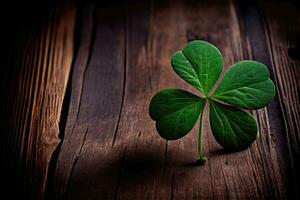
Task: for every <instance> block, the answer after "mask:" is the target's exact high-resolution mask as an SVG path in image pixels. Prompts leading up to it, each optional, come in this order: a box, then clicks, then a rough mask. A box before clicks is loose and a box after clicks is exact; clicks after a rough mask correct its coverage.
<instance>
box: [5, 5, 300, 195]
mask: <svg viewBox="0 0 300 200" xmlns="http://www.w3.org/2000/svg"><path fill="white" fill-rule="evenodd" d="M35 6H36V7H35ZM1 10H2V11H4V12H3V13H2V14H1V22H2V25H3V27H4V29H3V33H4V37H3V44H2V46H1V49H2V50H4V51H3V52H5V53H3V54H2V55H1V57H2V62H1V63H2V64H1V69H0V72H1V80H0V83H1V84H0V89H1V100H0V101H1V104H0V112H1V115H0V125H1V127H0V134H1V135H0V139H1V140H0V153H1V173H2V175H1V176H2V177H1V182H2V183H3V184H4V186H3V187H2V188H1V190H3V192H4V193H3V194H5V193H8V194H9V195H10V196H11V197H14V196H17V195H22V196H23V197H24V199H299V198H300V193H299V191H300V181H299V180H300V179H299V178H300V173H299V170H298V169H299V168H300V132H299V130H300V102H299V91H300V90H299V89H300V78H299V77H300V14H299V3H297V2H296V1H248V0H247V1H232V0H223V1H217V0H207V1H192V0H189V1H150V0H148V1H124V2H123V1H120V2H118V1H105V2H104V3H101V4H100V3H98V4H97V3H75V2H63V3H56V4H47V3H45V4H43V5H42V4H39V5H36V4H35V5H34V6H33V5H31V4H25V3H23V4H21V5H18V7H17V9H16V8H15V5H13V4H12V5H10V6H9V7H8V8H5V9H4V8H2V9H1ZM12 10H14V12H15V15H17V14H18V17H17V18H16V19H13V18H12V19H11V20H7V15H9V16H11V15H13V14H12V13H11V11H12ZM194 39H203V40H207V41H209V42H211V43H213V44H215V45H216V46H217V47H218V48H219V49H220V50H221V52H222V54H223V56H224V59H225V66H224V69H226V68H228V67H229V66H230V65H231V64H233V63H235V62H237V61H239V60H243V59H254V60H257V61H260V62H263V63H264V64H266V65H267V66H269V69H270V71H271V78H272V79H273V80H274V81H275V84H276V91H277V95H276V97H275V99H274V100H273V101H272V102H271V103H270V104H269V105H268V106H267V107H266V108H263V109H260V110H257V111H254V112H253V114H254V116H255V117H256V119H257V121H258V124H259V131H260V137H259V138H258V139H257V140H256V142H255V143H254V144H253V145H252V146H251V147H250V148H248V149H247V150H244V151H241V152H237V153H226V152H224V151H223V150H222V148H221V147H220V146H219V145H218V144H217V143H216V141H215V140H214V138H213V136H212V134H211V131H210V128H209V122H208V120H205V122H204V127H203V130H204V135H203V143H204V152H205V154H206V155H207V156H208V158H209V161H208V163H207V164H206V165H204V166H197V165H195V159H196V158H197V127H198V125H196V127H195V128H194V129H193V131H192V133H191V134H189V135H187V136H186V137H184V138H183V139H180V140H177V141H169V142H167V141H165V140H163V139H162V138H160V137H159V135H158V134H157V133H156V130H155V124H154V122H153V121H152V120H151V119H150V117H149V115H148V107H149V101H150V98H151V97H152V96H153V95H154V94H155V93H156V92H157V91H158V90H160V89H163V88H184V89H187V90H190V91H193V89H192V88H191V87H190V86H188V84H186V83H185V82H184V81H183V80H181V79H180V78H179V77H178V76H177V75H176V74H175V73H174V72H173V71H172V69H171V66H170V56H171V54H172V53H173V52H175V51H177V50H179V49H181V48H183V46H184V45H185V44H186V43H187V42H188V41H190V40H194ZM205 112H206V114H207V112H208V111H207V109H206V111H205Z"/></svg>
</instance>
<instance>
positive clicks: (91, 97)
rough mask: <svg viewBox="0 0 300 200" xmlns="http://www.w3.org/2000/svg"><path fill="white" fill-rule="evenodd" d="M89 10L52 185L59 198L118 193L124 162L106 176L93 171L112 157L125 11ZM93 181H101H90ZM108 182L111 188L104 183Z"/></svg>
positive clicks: (121, 79)
mask: <svg viewBox="0 0 300 200" xmlns="http://www.w3.org/2000/svg"><path fill="white" fill-rule="evenodd" d="M90 13H93V12H91V9H90V8H87V10H86V11H85V14H87V15H88V16H87V17H86V18H84V20H87V24H85V22H84V23H83V24H84V26H83V28H84V33H83V35H82V39H81V42H80V47H79V51H78V56H77V59H76V63H75V68H74V72H75V73H74V74H73V80H74V85H73V86H72V95H71V102H70V105H71V106H70V112H69V115H68V121H67V127H66V130H65V135H64V141H63V145H62V148H61V153H60V156H59V159H58V163H57V170H56V174H55V180H54V184H53V190H54V192H53V195H54V196H56V198H67V197H68V198H70V199H74V198H77V199H82V198H85V197H89V198H92V197H94V198H95V197H96V196H97V195H102V196H104V197H105V195H106V194H113V191H114V184H115V183H116V181H117V180H116V179H114V174H117V173H118V171H119V169H118V168H119V166H115V168H112V169H111V171H110V173H107V174H112V175H111V176H112V177H110V178H108V177H107V178H106V179H105V180H104V179H103V178H105V176H107V174H105V175H103V177H101V174H99V175H95V174H94V173H97V172H98V171H99V169H101V165H100V164H99V163H102V166H105V165H107V166H105V167H107V168H108V166H109V160H107V159H106V160H105V159H104V158H103V157H104V156H105V149H104V146H108V145H109V144H112V143H113V137H114V134H115V131H116V130H117V125H118V120H119V113H120V110H121V106H122V101H123V100H122V99H123V90H124V81H125V79H124V73H125V72H124V62H125V53H126V51H125V45H126V40H125V28H126V26H125V20H124V19H125V18H124V16H125V10H123V8H122V5H119V4H116V5H113V6H112V7H106V6H104V7H103V8H101V7H100V8H99V7H98V8H95V11H94V15H93V16H89V14H90ZM91 26H93V27H91ZM91 29H93V35H92V38H91V35H89V33H90V31H91ZM85 31H87V32H85ZM90 43H91V45H90ZM87 57H88V61H86V60H85V59H86V58H87ZM116 155H118V154H116ZM121 156H122V155H121ZM104 160H105V163H104V162H103V161H104ZM87 163H89V164H87ZM86 167H88V168H86ZM114 169H115V170H114ZM82 172H83V173H82ZM91 178H92V179H91ZM94 178H95V179H94ZM90 181H92V182H94V181H95V183H97V184H92V185H91V184H90ZM106 185H107V186H109V187H106V188H105V189H103V188H101V187H105V186H106ZM99 187H100V188H99ZM82 191H86V192H82Z"/></svg>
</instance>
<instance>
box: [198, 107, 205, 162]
mask: <svg viewBox="0 0 300 200" xmlns="http://www.w3.org/2000/svg"><path fill="white" fill-rule="evenodd" d="M202 118H203V112H202V113H201V115H200V124H199V135H198V160H197V162H198V163H199V164H201V165H202V164H205V162H206V161H207V158H206V157H205V156H203V150H202V121H203V120H202Z"/></svg>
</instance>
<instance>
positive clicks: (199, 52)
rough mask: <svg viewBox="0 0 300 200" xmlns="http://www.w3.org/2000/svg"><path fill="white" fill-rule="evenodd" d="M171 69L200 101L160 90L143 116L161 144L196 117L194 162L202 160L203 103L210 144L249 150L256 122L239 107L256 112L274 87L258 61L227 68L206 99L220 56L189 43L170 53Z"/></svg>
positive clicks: (183, 132)
mask: <svg viewBox="0 0 300 200" xmlns="http://www.w3.org/2000/svg"><path fill="white" fill-rule="evenodd" d="M171 64H172V67H173V69H174V71H175V72H176V73H177V74H178V75H179V76H180V77H181V78H182V79H184V80H185V81H186V82H187V83H189V84H191V85H192V86H194V87H195V88H196V89H198V90H199V91H200V92H201V93H202V94H203V95H204V98H202V97H199V96H196V95H194V94H192V93H190V92H187V91H185V90H181V89H165V90H161V91H159V92H158V93H156V94H155V95H154V96H153V97H152V99H151V102H150V108H149V114H150V117H151V118H152V119H153V120H154V121H156V129H157V131H158V133H159V135H160V136H161V137H163V138H164V139H166V140H176V139H179V138H181V137H184V136H185V135H186V134H187V133H188V132H189V131H190V130H191V129H192V128H193V127H194V125H195V123H196V122H197V120H198V118H199V116H200V127H199V136H198V161H199V162H200V163H205V161H206V160H207V159H206V158H205V157H204V156H203V153H202V141H201V140H202V139H201V133H202V116H203V110H204V106H205V104H206V102H207V101H208V102H209V110H210V111H209V113H210V114H209V119H210V126H211V130H212V133H213V135H214V137H215V139H216V141H217V142H218V143H219V144H220V145H221V146H222V147H223V148H224V149H227V150H231V151H238V150H242V149H245V148H247V147H249V146H250V145H251V144H252V143H253V141H254V140H255V139H256V138H257V136H258V128H257V123H256V120H255V119H254V118H253V116H252V115H251V114H250V113H248V112H246V111H244V110H242V109H248V110H253V109H259V108H262V107H264V106H266V105H267V104H268V103H269V102H270V101H271V100H272V99H273V97H274V96H275V86H274V83H273V81H272V80H271V79H270V75H269V70H268V68H267V67H266V66H265V65H264V64H262V63H259V62H256V61H251V60H244V61H240V62H238V63H236V64H234V65H232V66H231V67H230V68H229V69H228V70H227V71H226V72H225V74H224V77H223V80H222V81H221V83H220V84H219V86H218V87H217V89H216V90H215V92H214V93H213V94H212V95H210V96H209V93H210V91H211V89H212V88H213V86H214V85H215V83H216V81H217V80H218V78H219V76H220V73H221V71H222V68H223V57H222V54H221V53H220V51H219V50H218V49H217V48H216V47H215V46H213V45H212V44H210V43H208V42H205V41H201V40H195V41H192V42H189V43H188V44H187V45H186V47H185V48H184V49H182V50H181V51H178V52H176V53H174V54H173V56H172V59H171Z"/></svg>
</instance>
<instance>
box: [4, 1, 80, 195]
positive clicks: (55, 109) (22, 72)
mask: <svg viewBox="0 0 300 200" xmlns="http://www.w3.org/2000/svg"><path fill="white" fill-rule="evenodd" d="M25 8H26V7H25ZM50 8H51V11H49V10H48V8H46V7H43V8H40V9H42V10H43V11H44V13H40V11H39V12H37V13H38V14H39V15H38V14H37V16H36V15H34V14H30V15H29V16H31V15H33V18H31V17H25V19H27V20H28V21H25V20H23V19H22V20H21V21H20V22H21V23H24V22H25V23H24V24H19V27H20V28H19V29H16V30H17V31H19V32H17V33H12V34H13V35H14V36H15V37H16V38H13V39H15V40H17V42H15V43H14V42H13V44H14V45H12V46H11V48H12V53H11V57H9V58H8V60H9V63H8V64H7V66H5V68H6V69H7V73H5V74H4V77H5V78H6V79H5V80H4V81H3V85H1V89H2V90H1V91H3V93H2V95H3V98H4V99H5V100H3V102H4V104H2V105H1V116H2V117H1V131H0V132H1V145H0V146H1V161H2V162H1V163H2V164H3V166H2V167H3V168H4V171H2V172H3V173H6V174H5V178H3V179H1V181H3V184H2V185H7V184H8V190H7V191H12V193H11V195H12V196H14V195H17V194H19V195H23V196H24V198H26V199H42V198H43V194H44V191H45V187H46V180H47V173H48V166H49V162H50V159H51V156H52V153H53V151H54V149H55V148H56V146H57V144H58V143H59V141H60V139H59V137H58V134H59V127H58V126H59V120H60V114H61V109H62V102H63V98H64V94H65V90H66V85H67V81H68V76H69V72H70V69H71V62H72V56H73V27H74V22H75V7H74V5H72V4H62V5H60V6H59V7H57V8H56V7H55V6H51V7H50ZM28 11H30V10H28ZM22 17H23V16H22ZM34 17H35V18H34ZM16 24H17V25H18V23H16ZM1 75H2V74H1ZM7 92H8V93H7ZM4 96H5V97H4ZM2 164H1V165H2ZM7 191H6V192H7ZM12 198H13V197H12Z"/></svg>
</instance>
